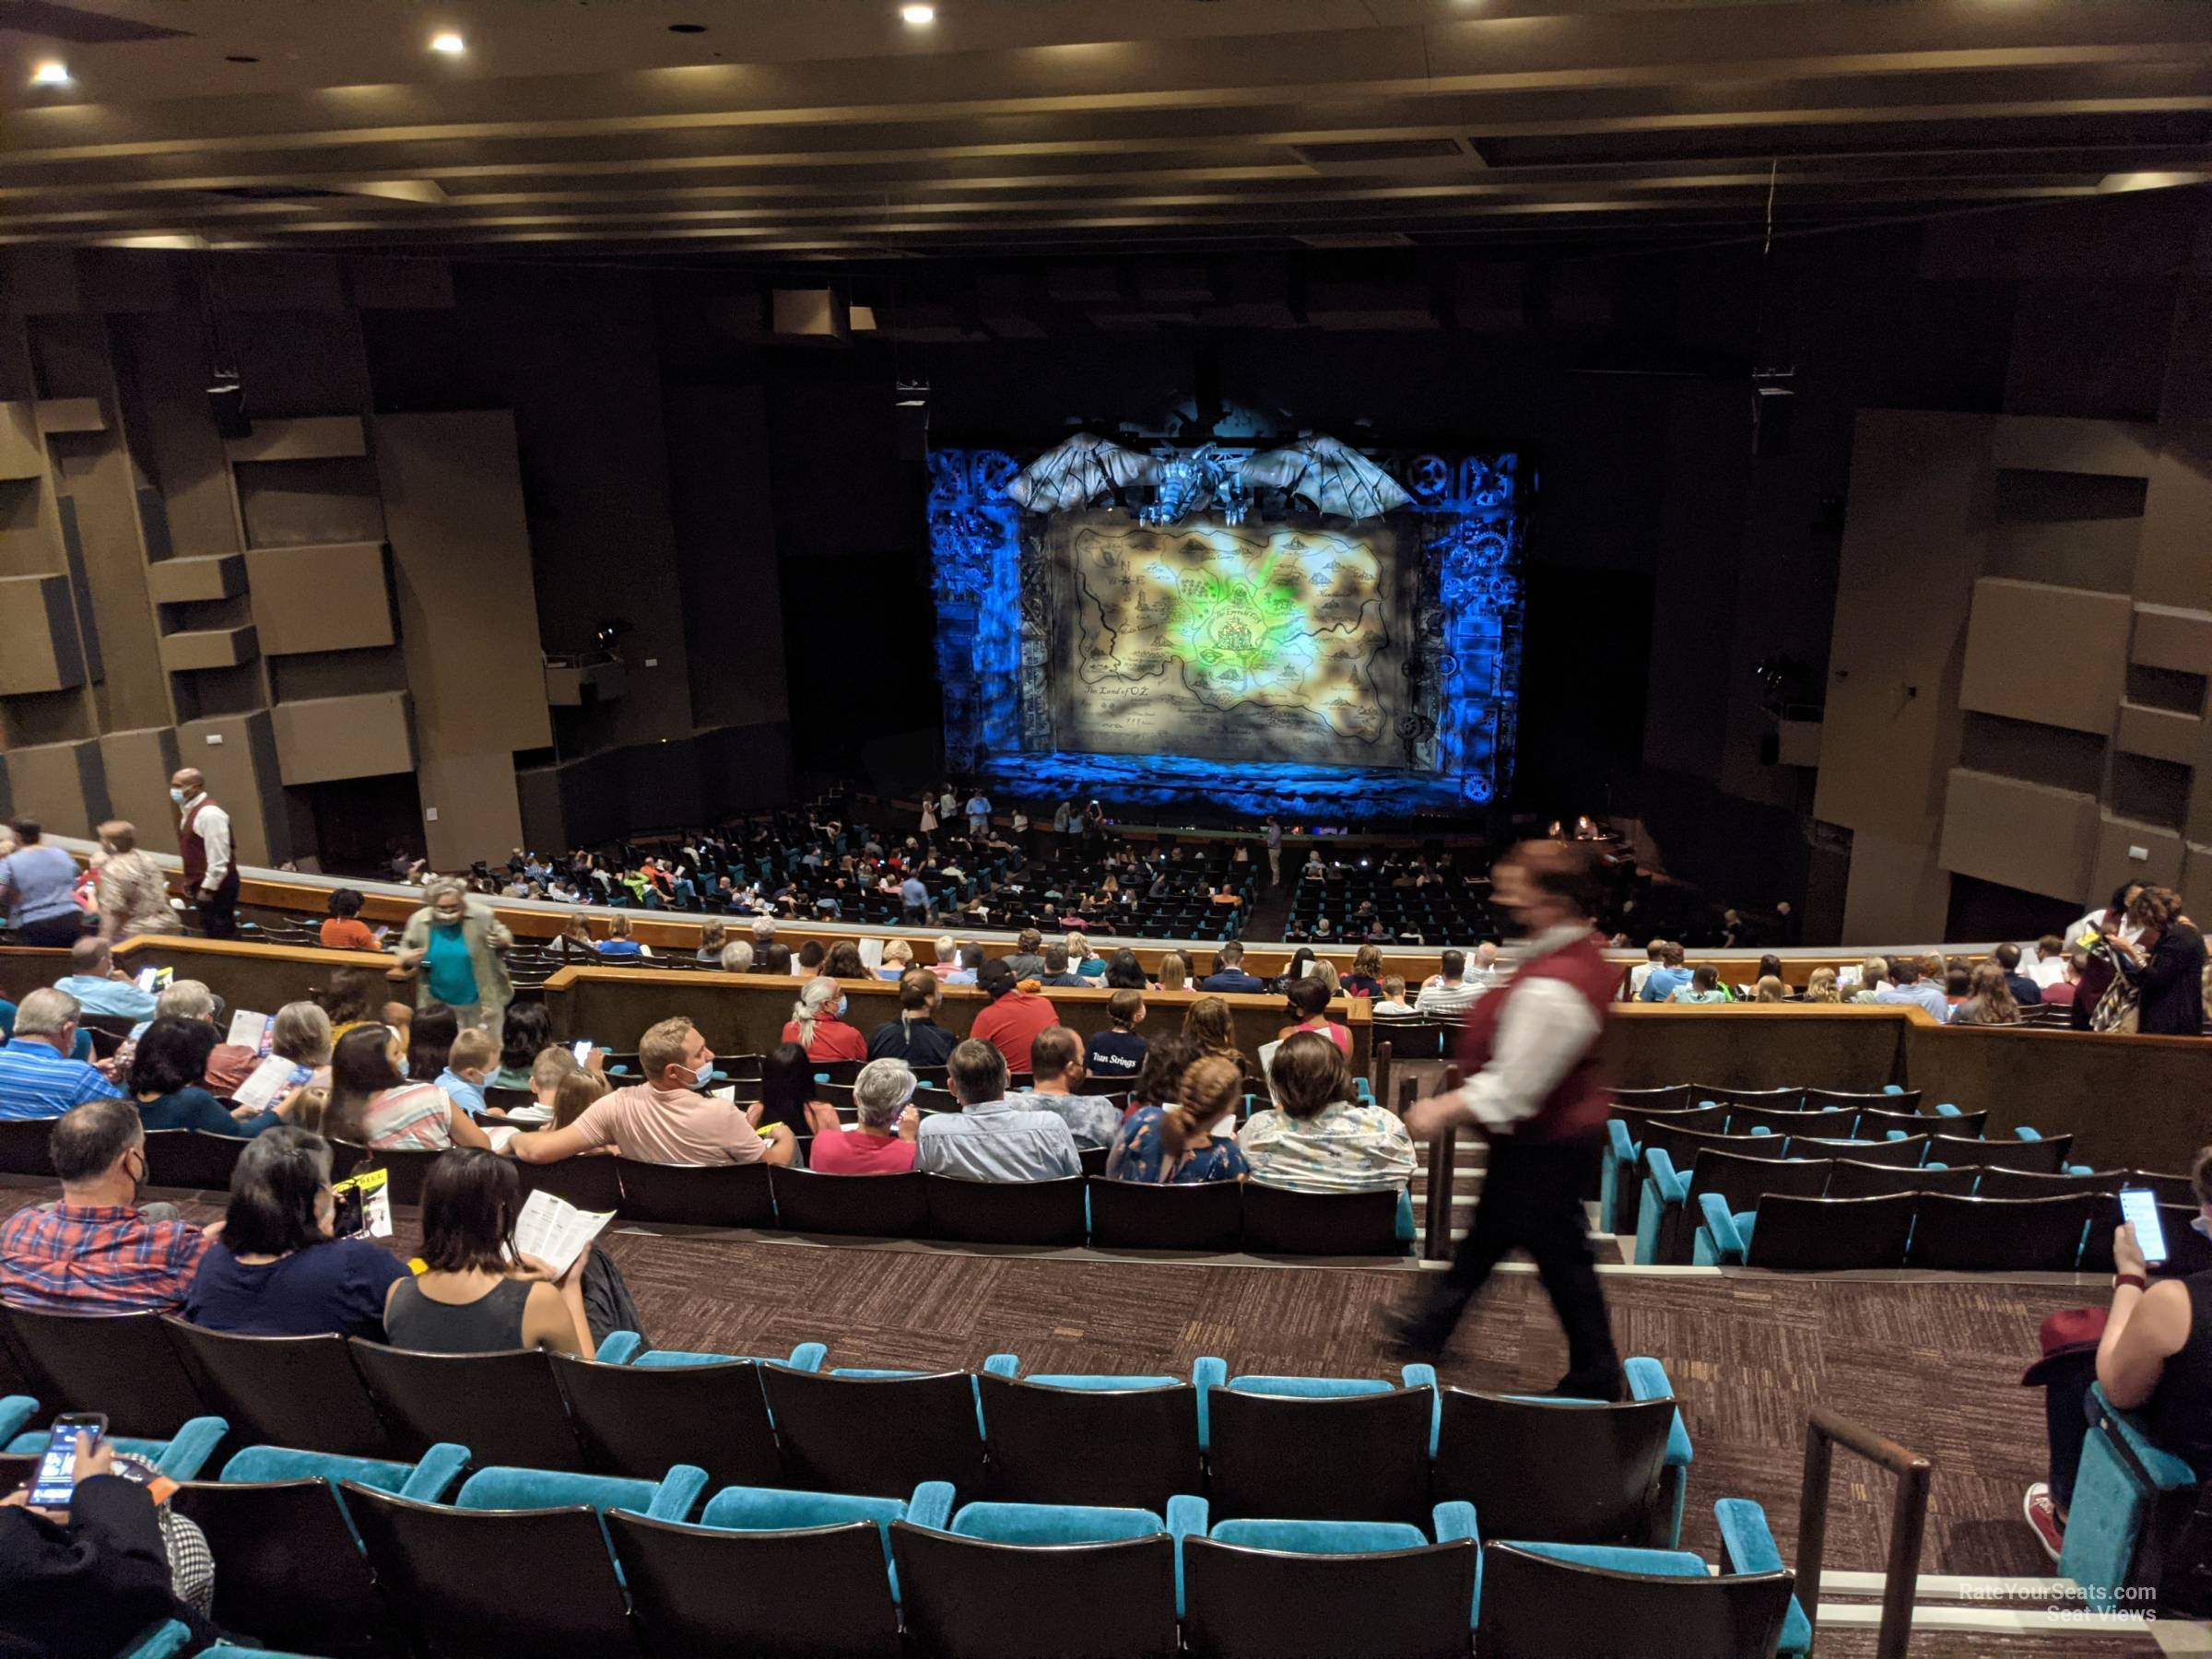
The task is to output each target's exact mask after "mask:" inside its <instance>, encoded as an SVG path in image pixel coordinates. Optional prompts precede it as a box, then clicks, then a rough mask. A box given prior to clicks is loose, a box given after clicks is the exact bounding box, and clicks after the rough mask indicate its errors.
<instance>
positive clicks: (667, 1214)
mask: <svg viewBox="0 0 2212 1659" xmlns="http://www.w3.org/2000/svg"><path fill="white" fill-rule="evenodd" d="M605 1161H606V1162H608V1163H611V1164H612V1165H614V1167H615V1170H616V1171H617V1173H618V1177H619V1179H620V1181H621V1183H622V1194H621V1207H622V1216H623V1218H624V1219H625V1220H628V1221H662V1222H667V1223H671V1224H673V1225H677V1226H683V1227H773V1226H774V1225H775V1224H776V1206H775V1200H774V1199H773V1198H772V1197H771V1195H770V1185H771V1177H770V1175H769V1169H768V1165H766V1164H762V1163H751V1164H728V1165H714V1166H712V1167H710V1168H702V1169H689V1168H686V1167H683V1166H680V1165H677V1164H656V1163H644V1162H641V1160H639V1159H634V1158H610V1159H606V1160H605Z"/></svg>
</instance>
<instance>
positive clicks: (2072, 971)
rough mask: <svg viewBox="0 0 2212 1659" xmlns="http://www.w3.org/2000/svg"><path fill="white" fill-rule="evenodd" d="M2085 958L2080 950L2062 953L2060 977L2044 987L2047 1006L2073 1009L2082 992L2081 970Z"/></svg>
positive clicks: (2044, 1000)
mask: <svg viewBox="0 0 2212 1659" xmlns="http://www.w3.org/2000/svg"><path fill="white" fill-rule="evenodd" d="M2083 960H2084V958H2083V956H2082V953H2081V952H2080V951H2078V950H2069V951H2065V952H2064V953H2062V955H2061V957H2060V959H2059V964H2058V977H2057V978H2056V979H2054V980H2052V981H2051V982H2048V983H2047V984H2045V985H2044V986H2043V988H2042V991H2043V1004H2044V1006H2046V1007H2053V1008H2067V1009H2071V1008H2072V1007H2073V1006H2074V1004H2075V1001H2076V999H2077V998H2078V997H2079V996H2080V994H2081V972H2082V963H2083Z"/></svg>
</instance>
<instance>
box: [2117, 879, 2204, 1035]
mask: <svg viewBox="0 0 2212 1659" xmlns="http://www.w3.org/2000/svg"><path fill="white" fill-rule="evenodd" d="M2127 916H2128V920H2129V921H2131V922H2133V923H2134V924H2136V926H2137V927H2138V928H2140V929H2142V932H2141V934H2140V935H2138V936H2137V937H2136V940H2135V941H2134V942H2133V943H2130V942H2129V941H2128V940H2127V939H2126V938H2125V937H2124V935H2117V934H2115V935H2108V936H2109V937H2110V938H2111V939H2112V949H2113V951H2114V952H2115V953H2116V962H2115V966H2117V967H2118V969H2119V971H2120V973H2121V976H2122V977H2123V978H2124V979H2125V980H2126V981H2127V982H2128V984H2129V985H2130V986H2131V987H2132V988H2133V989H2134V991H2135V993H2136V1030H2137V1031H2138V1032H2140V1033H2141V1034H2142V1035H2143V1036H2146V1037H2201V1036H2203V1035H2204V1034H2205V935H2203V934H2201V933H2199V932H2197V930H2196V929H2195V928H2194V926H2192V925H2191V924H2190V922H2189V918H2188V917H2186V916H2184V915H2183V913H2182V896H2181V895H2180V894H2179V893H2177V892H2175V891H2174V890H2173V889H2172V888H2165V887H2147V888H2144V889H2143V890H2142V891H2141V892H2139V893H2137V894H2136V896H2135V898H2134V899H2133V900H2130V901H2129V903H2128V907H2127Z"/></svg>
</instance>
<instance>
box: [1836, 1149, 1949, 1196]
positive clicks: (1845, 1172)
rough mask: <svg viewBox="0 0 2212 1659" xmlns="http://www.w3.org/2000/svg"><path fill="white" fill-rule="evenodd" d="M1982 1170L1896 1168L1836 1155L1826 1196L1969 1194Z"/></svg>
mask: <svg viewBox="0 0 2212 1659" xmlns="http://www.w3.org/2000/svg"><path fill="white" fill-rule="evenodd" d="M1981 1174H1982V1171H1979V1170H1977V1169H1974V1168H1972V1167H1971V1166H1969V1167H1968V1168H1966V1169H1963V1170H1928V1169H1917V1170H1900V1169H1898V1168H1896V1167H1895V1166H1894V1165H1891V1164H1877V1163H1867V1162H1865V1161H1864V1160H1862V1159H1855V1158H1839V1159H1835V1161H1834V1168H1833V1170H1832V1171H1831V1172H1830V1175H1829V1178H1828V1194H1827V1195H1828V1196H1829V1197H1830V1198H1883V1197H1887V1196H1888V1195H1889V1194H1892V1193H1971V1192H1972V1191H1973V1190H1974V1182H1976V1181H1977V1180H1978V1179H1980V1177H1981Z"/></svg>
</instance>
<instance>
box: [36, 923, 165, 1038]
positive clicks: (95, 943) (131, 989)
mask: <svg viewBox="0 0 2212 1659" xmlns="http://www.w3.org/2000/svg"><path fill="white" fill-rule="evenodd" d="M53 988H54V989H55V990H56V991H60V992H64V993H65V994H68V995H70V996H74V997H75V998H76V1006H77V1007H78V1008H79V1009H80V1010H82V1011H83V1012H84V1013H87V1014H96V1015H100V1016H101V1017H103V1018H104V1017H108V1016H113V1017H115V1018H122V1019H151V1018H153V1017H154V1005H155V1003H156V1002H157V1001H158V1000H159V998H157V997H156V996H155V995H154V994H153V993H152V992H151V991H141V990H139V989H138V986H137V982H135V981H134V980H133V979H132V978H131V976H130V975H129V974H127V973H125V972H124V971H123V970H122V969H120V968H118V967H116V966H115V958H114V955H113V954H112V952H111V951H110V949H109V948H108V942H107V941H106V940H105V939H102V938H98V937H96V936H94V935H90V934H87V935H84V936H83V937H82V938H79V939H78V940H77V941H76V944H74V945H72V946H70V947H69V971H68V972H67V973H66V974H65V975H63V976H62V977H61V978H60V979H58V980H55V981H54V982H53Z"/></svg>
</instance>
